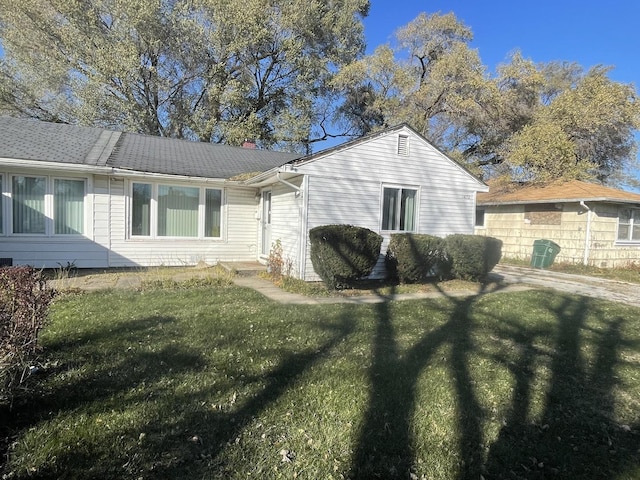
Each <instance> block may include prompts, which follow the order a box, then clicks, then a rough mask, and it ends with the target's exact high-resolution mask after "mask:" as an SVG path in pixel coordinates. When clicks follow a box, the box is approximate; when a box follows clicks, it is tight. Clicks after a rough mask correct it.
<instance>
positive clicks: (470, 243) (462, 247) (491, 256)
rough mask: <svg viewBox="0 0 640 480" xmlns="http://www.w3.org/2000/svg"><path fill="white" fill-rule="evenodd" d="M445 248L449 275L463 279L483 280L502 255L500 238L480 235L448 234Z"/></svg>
mask: <svg viewBox="0 0 640 480" xmlns="http://www.w3.org/2000/svg"><path fill="white" fill-rule="evenodd" d="M445 244H446V246H445V249H446V253H447V257H448V259H449V262H450V267H451V276H452V277H454V278H460V279H463V280H473V281H477V280H484V279H485V278H486V277H487V275H488V274H489V272H490V271H491V270H493V267H495V266H496V265H497V264H498V262H499V261H500V257H501V256H502V240H498V239H497V238H493V237H484V236H480V235H463V234H456V235H449V236H448V237H447V238H446V239H445Z"/></svg>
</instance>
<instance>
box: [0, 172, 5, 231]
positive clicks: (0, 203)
mask: <svg viewBox="0 0 640 480" xmlns="http://www.w3.org/2000/svg"><path fill="white" fill-rule="evenodd" d="M3 206H4V190H3V189H2V175H0V235H2V234H3V233H4V227H3V225H4V221H3V219H2V218H3V216H2V212H3Z"/></svg>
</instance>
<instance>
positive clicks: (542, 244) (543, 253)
mask: <svg viewBox="0 0 640 480" xmlns="http://www.w3.org/2000/svg"><path fill="white" fill-rule="evenodd" d="M558 253H560V245H558V244H557V243H555V242H552V241H551V240H535V241H534V242H533V253H532V254H531V266H532V267H533V268H547V267H550V266H551V264H552V263H553V261H554V260H555V258H556V255H558Z"/></svg>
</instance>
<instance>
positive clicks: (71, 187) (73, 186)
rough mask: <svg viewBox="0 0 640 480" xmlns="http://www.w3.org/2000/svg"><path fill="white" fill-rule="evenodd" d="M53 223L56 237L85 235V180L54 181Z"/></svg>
mask: <svg viewBox="0 0 640 480" xmlns="http://www.w3.org/2000/svg"><path fill="white" fill-rule="evenodd" d="M53 223H54V233H55V234H56V235H79V234H82V233H84V180H62V179H55V180H54V192H53Z"/></svg>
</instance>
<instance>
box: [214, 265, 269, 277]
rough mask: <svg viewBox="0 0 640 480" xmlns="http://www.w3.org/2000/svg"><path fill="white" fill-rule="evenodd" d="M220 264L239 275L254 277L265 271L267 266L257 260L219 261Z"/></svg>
mask: <svg viewBox="0 0 640 480" xmlns="http://www.w3.org/2000/svg"><path fill="white" fill-rule="evenodd" d="M220 266H221V267H222V268H224V269H225V270H227V271H229V272H233V273H235V274H236V275H239V276H241V277H255V276H256V275H258V274H259V273H260V272H266V271H267V266H266V265H263V264H261V263H259V262H220Z"/></svg>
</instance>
